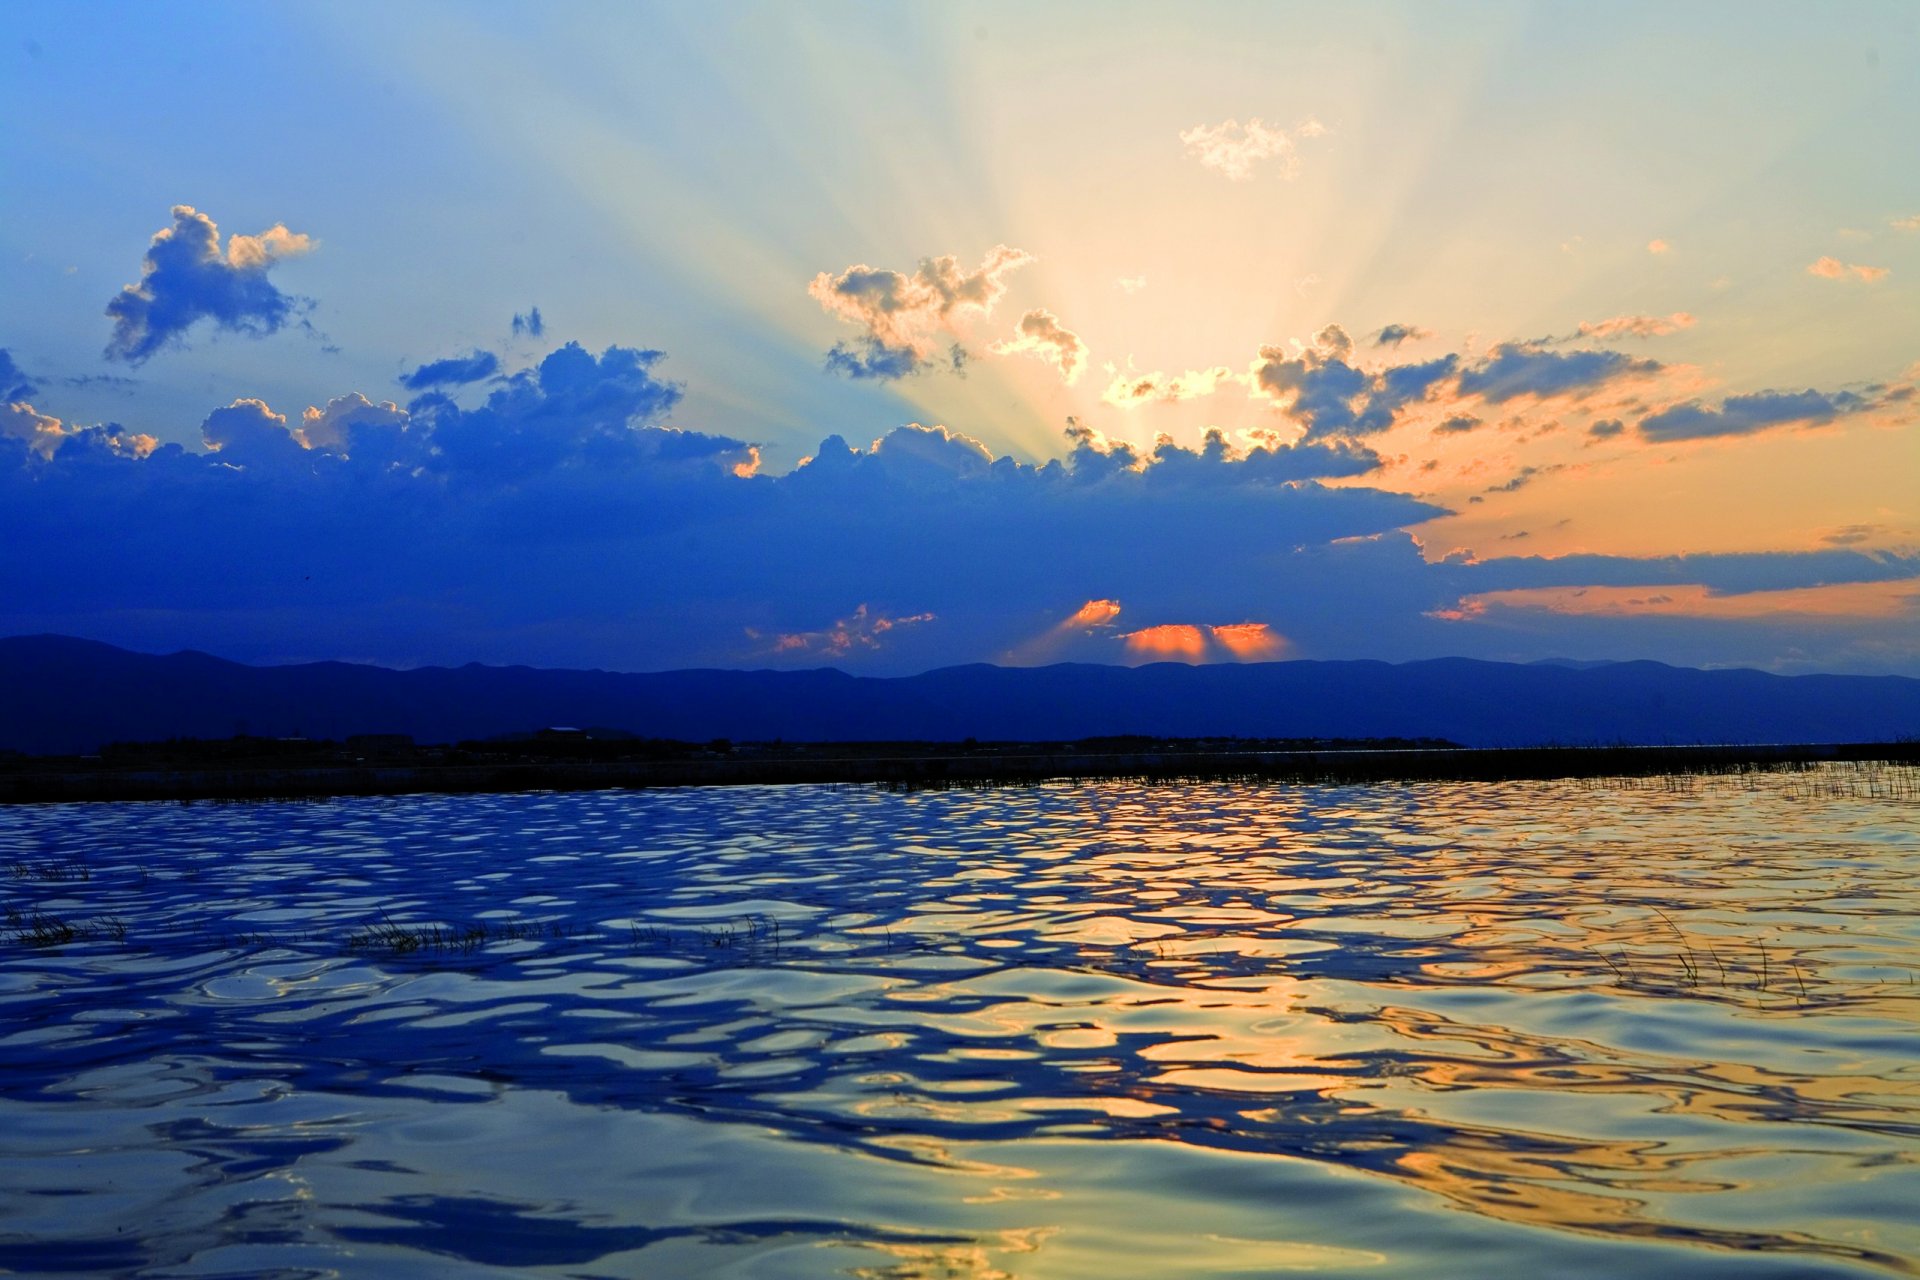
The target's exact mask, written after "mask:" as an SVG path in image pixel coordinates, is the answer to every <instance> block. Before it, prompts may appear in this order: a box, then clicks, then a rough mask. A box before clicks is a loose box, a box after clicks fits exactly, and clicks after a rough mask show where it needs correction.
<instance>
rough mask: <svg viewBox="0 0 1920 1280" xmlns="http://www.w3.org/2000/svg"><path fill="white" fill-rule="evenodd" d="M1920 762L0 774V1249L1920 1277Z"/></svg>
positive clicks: (189, 1260)
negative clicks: (765, 772) (267, 781)
mask: <svg viewBox="0 0 1920 1280" xmlns="http://www.w3.org/2000/svg"><path fill="white" fill-rule="evenodd" d="M1915 796H1916V790H1915V775H1914V771H1913V770H1911V769H1906V770H1900V769H1892V768H1888V767H1884V766H1881V767H1874V766H1867V767H1832V768H1827V769H1823V770H1820V771H1817V772H1815V773H1811V774H1807V773H1780V774H1764V775H1751V776H1743V777H1737V778H1732V779H1688V778H1678V779H1663V780H1654V781H1652V782H1648V781H1645V780H1642V781H1638V782H1632V783H1628V782H1620V783H1608V784H1588V783H1579V782H1558V783H1512V784H1500V785H1486V784H1477V785H1455V784H1425V785H1416V786H1398V787H1396V786H1369V787H1292V786H1242V785H1213V786H1181V787H1148V786H1137V785H1131V784H1124V783H1100V784H1091V785H1066V784H1061V785H1053V786H1038V787H1027V788H1015V789H1005V790H994V791H972V792H969V791H952V792H920V793H910V794H897V793H889V792H885V791H880V790H873V789H864V788H832V787H802V788H764V789H741V790H724V791H722V790H709V791H660V792H638V793H597V794H568V795H549V794H538V795H519V796H483V797H401V798H389V799H354V800H341V801H336V802H320V803H293V804H252V805H218V804H196V805H185V806H181V805H117V806H74V807H43V808H21V809H13V810H7V811H0V894H3V895H4V897H3V898H0V902H3V903H4V909H5V912H6V916H5V919H4V920H3V921H0V1156H4V1157H5V1158H4V1159H0V1268H12V1269H16V1270H21V1271H26V1272H32V1273H41V1274H62V1273H66V1274H73V1273H90V1274H127V1275H154V1276H161V1275H167V1276H173V1275H196V1276H209V1275H280V1276H304V1275H316V1276H317V1275H327V1274H341V1273H345V1274H353V1273H356V1272H359V1273H365V1272H368V1271H378V1272H379V1273H380V1274H391V1275H413V1274H418V1275H423V1276H424V1275H448V1274H475V1275H480V1274H492V1273H497V1274H503V1275H504V1274H529V1273H542V1272H545V1273H551V1274H554V1275H596V1276H599V1275H636V1276H638V1275H652V1276H658V1275H738V1276H814V1275H821V1276H828V1275H857V1276H888V1277H916V1276H929V1277H930V1276H970V1277H993V1276H1023V1277H1025V1276H1071V1275H1103V1276H1136V1275H1137V1276H1166V1275H1277V1274H1292V1273H1294V1272H1307V1273H1315V1274H1327V1275H1367V1276H1381V1275H1391V1274H1419V1275H1428V1276H1430V1275H1483V1274H1488V1273H1490V1272H1492V1271H1494V1270H1496V1269H1499V1268H1512V1269H1514V1270H1516V1271H1517V1272H1518V1273H1520V1274H1539V1275H1544V1274H1553V1275H1558V1276H1583V1275H1591V1276H1606V1275H1618V1274H1622V1273H1625V1272H1628V1271H1637V1272H1640V1273H1644V1274H1658V1275H1663V1276H1681V1275H1726V1276H1755V1275H1780V1276H1826V1275H1834V1276H1839V1275H1853V1274H1888V1273H1895V1274H1905V1273H1911V1272H1914V1271H1916V1270H1920V1227H1916V1226H1915V1225H1914V1224H1915V1221H1916V1216H1915V1215H1914V1214H1913V1212H1912V1209H1911V1206H1912V1205H1914V1204H1920V1035H1916V1031H1920V1026H1917V1025H1916V1024H1917V1023H1920V987H1917V986H1915V975H1916V972H1917V971H1920V888H1916V872H1920V823H1916V821H1915V818H1916V815H1920V803H1916V798H1915Z"/></svg>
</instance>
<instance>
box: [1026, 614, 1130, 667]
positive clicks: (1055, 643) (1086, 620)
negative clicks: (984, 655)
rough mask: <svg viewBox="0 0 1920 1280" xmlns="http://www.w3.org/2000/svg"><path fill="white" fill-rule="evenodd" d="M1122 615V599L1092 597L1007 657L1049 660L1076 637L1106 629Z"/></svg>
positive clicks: (1033, 660)
mask: <svg viewBox="0 0 1920 1280" xmlns="http://www.w3.org/2000/svg"><path fill="white" fill-rule="evenodd" d="M1119 616H1120V602H1119V601H1118V600H1089V601H1087V602H1086V603H1085V604H1083V605H1081V606H1080V607H1079V608H1078V609H1075V610H1074V611H1073V612H1072V613H1070V614H1068V615H1067V616H1066V617H1064V618H1062V619H1061V620H1060V621H1058V622H1056V623H1054V624H1053V625H1052V626H1051V627H1048V628H1047V629H1046V630H1045V631H1043V632H1041V633H1040V634H1039V635H1037V636H1035V637H1033V639H1031V640H1028V641H1026V642H1025V643H1023V644H1020V645H1018V646H1016V647H1015V648H1013V649H1011V650H1009V651H1008V652H1007V654H1006V655H1005V661H1007V662H1009V663H1012V664H1013V665H1015V666H1026V665H1029V664H1032V663H1038V662H1046V661H1048V660H1049V659H1051V658H1054V657H1056V656H1057V655H1058V654H1059V653H1060V651H1061V650H1062V649H1064V648H1065V647H1066V646H1067V645H1069V644H1071V643H1072V642H1073V640H1074V639H1075V638H1076V637H1085V636H1089V635H1092V634H1094V633H1095V632H1099V631H1105V630H1108V629H1110V628H1111V627H1112V626H1113V620H1114V619H1115V618H1117V617H1119Z"/></svg>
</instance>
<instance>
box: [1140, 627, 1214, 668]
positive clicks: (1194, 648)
mask: <svg viewBox="0 0 1920 1280" xmlns="http://www.w3.org/2000/svg"><path fill="white" fill-rule="evenodd" d="M1120 639H1121V640H1122V641H1124V642H1125V644H1126V646H1127V651H1128V652H1129V653H1131V654H1133V655H1134V656H1136V657H1140V658H1145V659H1149V660H1153V659H1167V658H1184V659H1185V660H1186V661H1188V662H1199V661H1201V660H1203V659H1204V658H1205V657H1206V656H1207V637H1206V633H1205V632H1203V631H1201V629H1200V628H1199V627H1196V626H1191V625H1189V624H1187V623H1184V622H1163V623H1161V624H1160V625H1159V626H1157V627H1142V628H1141V629H1140V630H1138V631H1129V632H1127V633H1126V634H1125V635H1123V636H1121V637H1120Z"/></svg>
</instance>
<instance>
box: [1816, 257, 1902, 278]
mask: <svg viewBox="0 0 1920 1280" xmlns="http://www.w3.org/2000/svg"><path fill="white" fill-rule="evenodd" d="M1892 271H1893V269H1892V268H1891V267H1869V266H1867V265H1866V264H1865V263H1860V262H1842V261H1840V259H1838V258H1815V259H1814V260H1813V261H1812V262H1809V263H1808V264H1807V274H1808V275H1810V276H1819V277H1820V278H1821V279H1822V280H1859V281H1863V282H1864V283H1866V284H1875V283H1877V282H1879V281H1881V280H1885V279H1886V278H1887V277H1888V276H1889V275H1891V274H1892Z"/></svg>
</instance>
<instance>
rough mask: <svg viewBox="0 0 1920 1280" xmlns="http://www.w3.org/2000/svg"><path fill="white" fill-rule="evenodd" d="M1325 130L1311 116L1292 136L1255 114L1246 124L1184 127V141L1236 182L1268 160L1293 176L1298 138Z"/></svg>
mask: <svg viewBox="0 0 1920 1280" xmlns="http://www.w3.org/2000/svg"><path fill="white" fill-rule="evenodd" d="M1325 132H1326V126H1325V125H1323V124H1321V123H1320V122H1319V121H1318V120H1312V119H1309V120H1307V121H1306V122H1304V123H1303V124H1301V125H1300V126H1299V127H1298V128H1297V129H1295V130H1294V131H1293V134H1292V136H1291V137H1290V136H1288V134H1287V132H1286V130H1284V129H1277V128H1275V127H1274V126H1272V125H1270V124H1268V123H1266V122H1265V121H1264V120H1261V119H1259V118H1258V117H1254V118H1252V119H1249V120H1248V121H1247V122H1246V123H1245V124H1241V123H1240V122H1239V121H1238V120H1225V121H1222V122H1221V123H1219V124H1198V125H1195V126H1194V127H1193V128H1191V129H1185V130H1182V131H1181V134H1180V141H1181V142H1182V143H1184V144H1186V148H1187V154H1188V155H1189V156H1192V157H1193V158H1194V159H1195V160H1198V161H1199V162H1200V163H1201V164H1202V165H1204V166H1205V167H1207V168H1209V169H1212V170H1213V171H1214V172H1215V173H1219V174H1223V175H1225V176H1226V177H1227V178H1228V179H1230V180H1232V181H1234V182H1245V181H1246V180H1247V179H1249V178H1251V177H1252V176H1253V170H1254V167H1255V166H1256V165H1260V164H1264V163H1266V162H1267V161H1274V162H1276V167H1277V170H1278V172H1279V174H1280V176H1281V177H1283V178H1291V177H1293V176H1294V174H1295V173H1297V172H1298V171H1299V160H1298V157H1297V156H1296V154H1295V151H1296V148H1295V146H1294V140H1295V139H1296V138H1317V137H1319V136H1320V135H1321V134H1323V133H1325Z"/></svg>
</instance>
